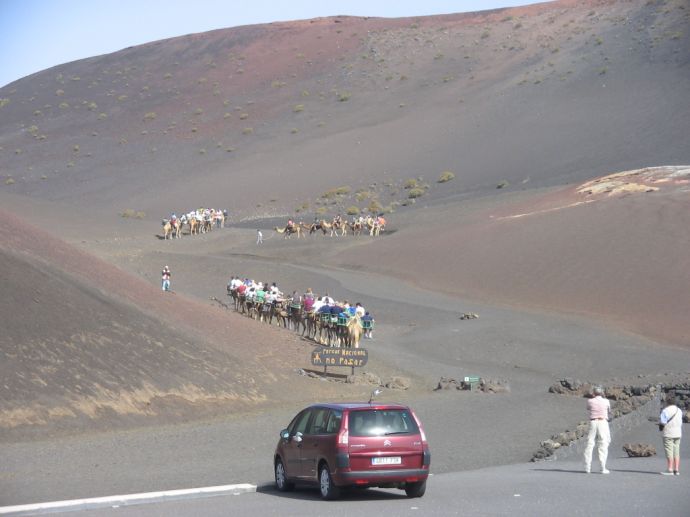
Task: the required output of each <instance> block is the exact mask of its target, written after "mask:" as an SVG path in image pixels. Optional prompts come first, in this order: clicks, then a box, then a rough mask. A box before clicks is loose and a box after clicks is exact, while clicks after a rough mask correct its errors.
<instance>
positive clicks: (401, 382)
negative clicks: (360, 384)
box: [385, 377, 411, 390]
mask: <svg viewBox="0 0 690 517" xmlns="http://www.w3.org/2000/svg"><path fill="white" fill-rule="evenodd" d="M410 384H411V383H410V379H408V378H406V377H391V378H390V380H389V381H388V382H386V384H385V386H386V388H390V389H392V390H408V389H410Z"/></svg>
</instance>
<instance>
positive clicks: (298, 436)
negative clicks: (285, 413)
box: [292, 431, 302, 443]
mask: <svg viewBox="0 0 690 517" xmlns="http://www.w3.org/2000/svg"><path fill="white" fill-rule="evenodd" d="M292 439H293V440H295V441H296V442H297V443H300V442H301V441H302V433H300V432H299V431H298V432H296V433H295V436H294V437H293V438H292Z"/></svg>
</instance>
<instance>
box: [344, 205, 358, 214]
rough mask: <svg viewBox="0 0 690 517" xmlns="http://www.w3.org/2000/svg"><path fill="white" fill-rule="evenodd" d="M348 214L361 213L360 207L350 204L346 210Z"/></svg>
mask: <svg viewBox="0 0 690 517" xmlns="http://www.w3.org/2000/svg"><path fill="white" fill-rule="evenodd" d="M345 213H346V214H347V215H359V208H357V207H356V206H350V207H348V209H347V210H346V211H345Z"/></svg>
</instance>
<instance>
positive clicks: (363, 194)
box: [355, 190, 371, 202]
mask: <svg viewBox="0 0 690 517" xmlns="http://www.w3.org/2000/svg"><path fill="white" fill-rule="evenodd" d="M370 197H371V192H369V191H368V190H358V191H357V193H356V194H355V199H356V200H357V201H359V202H362V201H364V200H365V199H369V198H370Z"/></svg>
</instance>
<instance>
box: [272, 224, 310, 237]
mask: <svg viewBox="0 0 690 517" xmlns="http://www.w3.org/2000/svg"><path fill="white" fill-rule="evenodd" d="M274 230H275V231H277V232H278V233H280V234H281V235H284V236H285V237H284V238H285V239H289V238H290V237H292V234H293V233H296V234H297V238H298V239H299V238H300V237H301V236H302V226H301V225H299V224H293V225H292V226H286V227H285V228H278V227H277V226H276V227H275V228H274ZM305 237H306V235H305Z"/></svg>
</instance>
